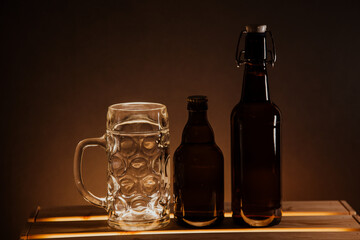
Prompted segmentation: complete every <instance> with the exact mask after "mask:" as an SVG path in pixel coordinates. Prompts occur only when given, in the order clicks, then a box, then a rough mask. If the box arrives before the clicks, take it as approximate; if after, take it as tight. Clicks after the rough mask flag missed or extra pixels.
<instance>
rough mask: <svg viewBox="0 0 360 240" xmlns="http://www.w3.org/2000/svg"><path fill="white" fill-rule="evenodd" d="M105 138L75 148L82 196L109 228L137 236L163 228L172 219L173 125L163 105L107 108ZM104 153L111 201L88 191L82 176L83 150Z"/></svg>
mask: <svg viewBox="0 0 360 240" xmlns="http://www.w3.org/2000/svg"><path fill="white" fill-rule="evenodd" d="M106 128H107V130H106V133H105V134H104V135H103V136H102V137H100V138H89V139H85V140H82V141H81V142H79V144H78V145H77V147H76V151H75V157H74V177H75V183H76V186H77V188H78V190H79V192H80V194H81V195H82V196H83V197H84V198H85V200H87V201H89V202H90V203H92V204H94V205H96V206H99V207H103V208H105V209H106V210H107V211H108V213H109V219H108V224H109V225H110V226H111V227H114V228H117V229H122V230H129V231H136V230H150V229H156V228H160V227H163V226H165V225H167V224H168V223H169V219H170V218H169V215H170V172H169V171H170V163H169V161H170V155H169V120H168V113H167V110H166V107H165V105H162V104H158V103H145V102H134V103H119V104H114V105H111V106H110V107H109V108H108V113H107V124H106ZM89 146H101V147H103V148H105V149H106V153H107V158H108V176H107V196H106V197H104V198H100V197H97V196H95V195H93V194H92V193H91V192H89V191H88V190H87V189H86V188H85V187H84V184H83V181H82V177H81V162H82V155H83V151H84V149H85V148H86V147H89Z"/></svg>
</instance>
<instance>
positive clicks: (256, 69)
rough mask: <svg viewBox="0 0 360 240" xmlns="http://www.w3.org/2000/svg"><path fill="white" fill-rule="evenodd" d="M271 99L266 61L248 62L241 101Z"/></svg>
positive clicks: (254, 101) (251, 101)
mask: <svg viewBox="0 0 360 240" xmlns="http://www.w3.org/2000/svg"><path fill="white" fill-rule="evenodd" d="M268 101H270V95H269V86H268V77H267V71H266V63H265V62H262V63H251V62H249V63H247V64H246V65H245V71H244V79H243V86H242V94H241V100H240V102H241V103H257V102H268Z"/></svg>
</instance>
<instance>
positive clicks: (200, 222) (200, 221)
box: [175, 216, 224, 228]
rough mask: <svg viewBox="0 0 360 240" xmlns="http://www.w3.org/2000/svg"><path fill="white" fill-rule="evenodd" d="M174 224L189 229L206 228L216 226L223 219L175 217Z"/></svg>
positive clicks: (221, 217)
mask: <svg viewBox="0 0 360 240" xmlns="http://www.w3.org/2000/svg"><path fill="white" fill-rule="evenodd" d="M175 219H176V223H177V224H179V225H181V226H184V227H190V228H206V227H212V226H215V225H218V224H220V223H221V222H222V220H223V219H224V217H223V216H218V217H213V218H199V217H186V218H184V217H178V216H176V217H175Z"/></svg>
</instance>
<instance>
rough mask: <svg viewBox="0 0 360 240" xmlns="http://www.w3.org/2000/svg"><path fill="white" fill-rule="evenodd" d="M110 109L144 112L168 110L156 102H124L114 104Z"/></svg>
mask: <svg viewBox="0 0 360 240" xmlns="http://www.w3.org/2000/svg"><path fill="white" fill-rule="evenodd" d="M108 109H109V110H112V111H124V112H136V111H139V112H144V111H156V110H162V109H166V106H165V105H164V104H161V103H154V102H124V103H115V104H112V105H110V106H109V108H108Z"/></svg>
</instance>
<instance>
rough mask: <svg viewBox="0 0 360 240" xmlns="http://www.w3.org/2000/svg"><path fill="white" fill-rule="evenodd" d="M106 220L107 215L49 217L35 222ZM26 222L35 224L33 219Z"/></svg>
mask: <svg viewBox="0 0 360 240" xmlns="http://www.w3.org/2000/svg"><path fill="white" fill-rule="evenodd" d="M103 220H108V216H107V215H99V216H71V217H49V218H36V222H77V221H103ZM28 222H35V219H34V218H29V219H28Z"/></svg>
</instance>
